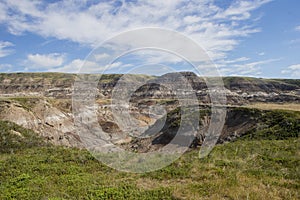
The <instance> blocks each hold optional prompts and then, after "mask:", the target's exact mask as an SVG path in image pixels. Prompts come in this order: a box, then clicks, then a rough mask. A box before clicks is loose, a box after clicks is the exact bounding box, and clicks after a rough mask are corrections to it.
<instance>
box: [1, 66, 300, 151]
mask: <svg viewBox="0 0 300 200" xmlns="http://www.w3.org/2000/svg"><path fill="white" fill-rule="evenodd" d="M75 80H76V75H74V74H59V73H31V74H0V97H2V100H0V120H7V121H12V122H15V123H16V124H19V125H21V126H23V127H25V128H29V129H32V130H34V131H35V132H37V133H38V134H39V135H41V136H43V137H44V138H46V139H47V140H48V141H50V142H52V143H54V144H57V145H64V146H75V147H80V148H81V147H83V144H82V141H81V140H80V137H79V136H78V134H77V129H76V127H75V124H74V116H73V113H72V108H71V105H72V102H71V97H72V92H73V84H74V81H75ZM223 81H224V85H225V88H226V89H225V92H226V96H227V103H228V104H229V105H234V106H237V105H242V104H245V103H249V102H293V103H299V102H300V80H275V79H274V80H273V79H270V80H268V79H257V78H244V77H225V78H223ZM137 83H141V87H138V88H137V89H136V90H135V91H134V92H133V94H132V95H131V98H130V101H129V105H128V107H126V106H125V105H124V108H123V107H122V108H121V107H120V106H116V105H111V104H110V99H111V97H112V95H113V94H114V92H115V95H119V94H121V91H120V93H119V91H117V90H115V91H114V89H115V87H116V86H118V84H119V86H120V88H121V89H122V87H123V86H124V85H125V84H126V87H128V88H134V87H135V85H136V84H137ZM122 84H124V85H122ZM184 84H187V86H186V87H185V85H184ZM174 88H175V89H176V90H175V89H174ZM186 88H187V89H186ZM192 95H195V96H196V97H197V99H198V100H199V103H200V104H201V105H202V107H201V111H203V113H202V115H201V118H200V120H199V125H200V127H201V129H200V130H197V131H198V132H197V131H196V132H197V133H195V136H196V137H197V141H196V142H194V143H193V145H197V144H196V143H199V144H201V142H202V141H203V139H204V134H205V131H206V129H207V127H208V125H209V123H210V115H209V112H207V110H209V107H208V106H206V105H207V104H209V103H210V97H209V94H208V88H207V86H206V83H205V81H204V79H203V78H200V77H197V76H196V75H195V74H194V73H191V72H182V73H170V74H165V75H163V76H160V77H156V76H145V75H127V76H126V79H125V80H123V79H122V75H103V76H101V79H100V81H99V82H98V84H97V95H96V99H97V101H96V103H97V113H96V115H97V119H96V123H97V124H99V125H100V127H101V128H102V130H103V131H105V132H106V133H108V135H109V136H110V139H111V141H112V142H113V143H115V144H117V145H120V146H123V147H124V148H127V149H131V150H138V151H141V152H146V151H152V150H155V149H158V148H160V147H161V146H163V145H165V144H166V143H168V142H169V141H170V140H171V139H172V138H173V137H174V135H175V134H176V132H177V130H178V126H179V123H177V122H178V117H179V114H178V113H176V112H178V110H176V108H178V106H180V102H179V100H178V99H177V98H178V96H179V97H187V99H189V97H191V96H192ZM16 97H18V98H16ZM161 107H162V108H163V109H160V108H161ZM123 109H124V110H128V111H129V113H130V116H132V119H133V123H134V124H135V125H134V126H133V127H136V130H134V129H132V128H130V127H129V129H128V130H125V129H124V124H125V125H126V123H127V122H126V120H127V119H126V118H122V117H121V118H120V119H118V116H116V115H115V113H116V112H119V111H120V112H121V111H122V110H123ZM168 113H169V114H168ZM161 122H163V123H161ZM256 122H257V121H256V120H255V113H249V112H248V111H247V112H246V111H243V110H238V109H232V108H228V110H227V118H226V122H225V126H224V128H223V131H222V135H221V137H220V139H219V142H225V141H231V140H233V139H235V138H236V137H239V136H241V135H243V134H245V133H246V132H248V131H250V130H252V129H254V128H255V127H256V126H257V124H256ZM122 124H123V125H122ZM161 124H163V126H161ZM153 127H156V128H157V130H156V129H155V130H153ZM149 130H151V131H152V133H151V134H150V135H148V136H147V137H145V138H144V139H138V138H137V135H136V134H138V132H139V131H142V132H147V131H148V132H149ZM189 131H195V130H192V129H191V130H189ZM124 135H125V137H124Z"/></svg>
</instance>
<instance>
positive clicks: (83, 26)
mask: <svg viewBox="0 0 300 200" xmlns="http://www.w3.org/2000/svg"><path fill="white" fill-rule="evenodd" d="M299 9H300V1H298V0H273V1H272V0H251V1H250V0H249V1H243V0H232V1H230V0H228V1H225V0H214V1H213V0H191V1H186V0H165V1H161V0H143V1H142V0H141V1H138V0H135V1H133V0H131V1H128V0H122V1H121V0H120V1H113V0H112V1H96V0H83V1H82V0H81V1H79V0H73V1H72V0H61V1H54V0H52V1H19V0H1V1H0V72H41V71H42V72H49V71H58V72H72V73H74V72H75V73H76V72H78V70H79V69H80V67H82V65H83V64H84V60H85V58H86V56H88V54H89V53H90V52H91V50H92V49H94V48H95V47H96V46H97V45H99V44H101V43H102V42H104V41H105V40H107V39H109V38H111V37H113V36H115V35H118V34H120V33H122V32H124V31H128V30H132V29H137V28H143V27H158V28H166V29H169V30H174V31H178V32H180V33H182V34H184V35H186V36H187V37H190V38H191V39H193V40H194V41H195V42H197V43H198V44H199V45H200V46H201V47H203V49H205V51H206V52H207V54H208V55H209V56H210V58H211V60H212V61H213V62H214V63H215V64H216V65H217V66H218V69H219V71H220V73H221V74H222V75H223V76H234V75H237V76H255V77H268V78H300V56H299V52H300V12H299ZM145 37H148V36H145ZM147 53H148V54H149V55H147ZM157 53H158V52H156V53H153V52H144V53H143V56H141V54H140V53H139V54H136V55H135V57H139V58H140V61H143V60H144V59H146V60H148V61H149V62H150V63H151V65H153V64H155V63H157V64H164V65H166V66H171V67H172V68H173V69H175V70H177V71H186V70H190V69H189V67H188V66H187V65H186V64H184V63H182V61H180V60H178V59H175V58H173V56H166V55H164V53H161V52H160V53H159V54H160V55H158V54H157ZM137 63H139V64H141V63H140V62H136V61H135V59H132V57H130V56H125V57H124V58H122V59H119V60H118V61H116V63H115V65H114V68H112V69H111V70H110V71H109V72H126V70H127V71H130V69H129V68H130V67H135V66H136V65H137ZM120 69H124V70H123V71H122V70H120ZM125 69H126V70H125ZM154 71H155V70H154ZM153 73H154V72H153Z"/></svg>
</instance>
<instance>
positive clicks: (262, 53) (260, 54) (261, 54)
mask: <svg viewBox="0 0 300 200" xmlns="http://www.w3.org/2000/svg"><path fill="white" fill-rule="evenodd" d="M265 54H266V53H265V52H260V53H258V55H259V56H264V55H265Z"/></svg>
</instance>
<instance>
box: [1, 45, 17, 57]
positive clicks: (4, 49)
mask: <svg viewBox="0 0 300 200" xmlns="http://www.w3.org/2000/svg"><path fill="white" fill-rule="evenodd" d="M12 46H14V45H13V44H12V43H11V42H7V41H0V58H2V57H5V56H8V55H10V54H11V53H13V50H12V49H9V47H12Z"/></svg>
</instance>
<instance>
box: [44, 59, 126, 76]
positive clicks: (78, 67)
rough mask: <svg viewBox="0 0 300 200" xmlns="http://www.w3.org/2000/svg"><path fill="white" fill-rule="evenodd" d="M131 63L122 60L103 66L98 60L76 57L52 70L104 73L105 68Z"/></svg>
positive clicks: (122, 66) (119, 66)
mask: <svg viewBox="0 0 300 200" xmlns="http://www.w3.org/2000/svg"><path fill="white" fill-rule="evenodd" d="M131 66H132V65H130V64H124V63H122V62H114V63H112V64H110V65H106V66H101V65H99V64H98V63H97V62H93V61H88V60H81V59H75V60H72V61H71V62H69V63H68V64H66V65H64V66H62V67H56V68H51V69H49V70H48V71H50V72H66V73H102V72H103V71H104V70H111V69H115V68H125V67H131Z"/></svg>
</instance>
